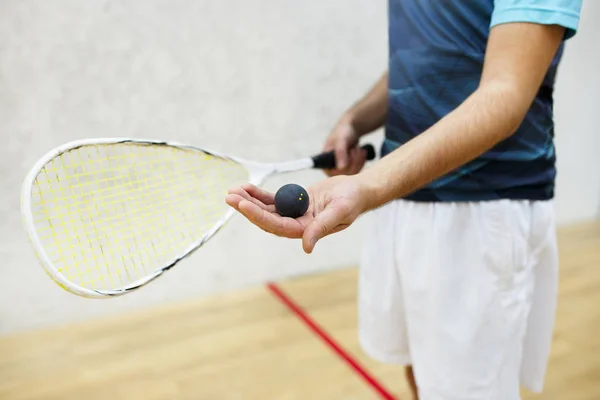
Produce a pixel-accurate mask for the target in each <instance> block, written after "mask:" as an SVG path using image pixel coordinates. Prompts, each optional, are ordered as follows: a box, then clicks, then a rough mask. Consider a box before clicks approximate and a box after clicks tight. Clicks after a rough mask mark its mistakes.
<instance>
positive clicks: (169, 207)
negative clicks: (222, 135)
mask: <svg viewBox="0 0 600 400" xmlns="http://www.w3.org/2000/svg"><path fill="white" fill-rule="evenodd" d="M248 179H249V177H248V174H247V171H246V169H245V168H244V167H242V166H241V165H239V164H237V163H234V162H232V161H230V160H226V159H222V158H219V157H214V156H211V155H208V154H204V153H201V152H198V151H194V150H186V149H179V148H174V147H169V146H160V145H145V144H139V143H131V144H129V143H127V144H122V143H121V144H102V145H88V146H82V147H79V148H76V149H73V150H70V151H68V152H65V153H63V154H61V155H60V156H59V157H56V158H54V159H53V160H52V161H50V162H49V163H48V164H47V165H46V166H45V167H44V168H43V169H42V170H41V171H40V173H39V174H38V176H37V178H36V180H35V183H34V185H33V190H32V193H31V204H32V214H33V219H34V223H35V226H36V229H37V232H38V236H39V238H40V241H41V244H42V246H43V247H44V250H45V251H46V253H47V254H48V256H49V258H50V259H51V261H52V262H53V263H54V265H55V267H56V269H57V270H58V271H59V272H60V273H61V274H63V275H64V276H65V277H66V279H68V280H69V281H71V282H73V283H74V284H77V285H79V286H82V287H85V288H88V289H96V290H101V289H105V290H110V289H115V288H120V287H124V286H127V285H129V284H130V283H132V282H135V281H137V280H139V279H142V278H144V277H146V276H148V275H150V274H152V273H154V272H155V271H156V270H157V269H159V268H161V267H163V266H164V265H165V264H167V263H170V262H171V261H173V259H174V258H175V257H177V256H179V255H181V254H182V253H183V252H184V251H185V250H186V249H187V248H188V247H189V246H190V245H191V244H192V243H194V242H195V241H197V240H199V239H200V238H202V237H203V236H204V235H205V234H206V233H207V232H208V231H209V230H210V229H211V228H213V227H214V226H215V224H216V223H217V222H218V221H219V220H220V219H221V218H222V217H223V216H224V215H225V213H226V212H227V211H228V206H227V205H226V204H225V203H224V198H225V195H226V193H227V189H228V188H230V187H232V186H236V185H240V184H242V183H244V182H247V181H248Z"/></svg>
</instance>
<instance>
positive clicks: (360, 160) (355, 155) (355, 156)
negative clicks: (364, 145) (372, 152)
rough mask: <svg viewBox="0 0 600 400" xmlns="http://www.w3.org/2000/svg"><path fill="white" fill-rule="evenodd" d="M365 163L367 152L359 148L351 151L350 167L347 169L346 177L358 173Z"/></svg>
mask: <svg viewBox="0 0 600 400" xmlns="http://www.w3.org/2000/svg"><path fill="white" fill-rule="evenodd" d="M366 161H367V151H366V150H364V149H361V148H359V147H355V148H354V149H353V151H352V155H351V161H350V166H349V167H348V175H355V174H358V173H359V172H360V170H361V169H363V167H364V166H365V163H366Z"/></svg>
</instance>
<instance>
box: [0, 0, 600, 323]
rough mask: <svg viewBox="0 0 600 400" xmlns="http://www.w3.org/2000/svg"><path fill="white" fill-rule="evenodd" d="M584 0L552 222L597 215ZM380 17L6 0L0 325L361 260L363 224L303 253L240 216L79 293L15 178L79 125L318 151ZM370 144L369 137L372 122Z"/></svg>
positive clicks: (331, 9) (58, 319)
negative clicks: (51, 273) (144, 267)
mask: <svg viewBox="0 0 600 400" xmlns="http://www.w3.org/2000/svg"><path fill="white" fill-rule="evenodd" d="M588 3H589V4H587V5H586V6H587V10H585V11H586V12H587V15H585V14H584V21H583V22H582V31H581V35H580V36H579V37H578V38H577V39H575V40H574V41H573V42H572V44H571V45H570V48H569V50H568V51H567V54H566V59H565V62H564V66H563V68H562V69H561V74H560V75H561V76H560V77H559V87H558V90H557V97H558V99H557V124H558V131H559V133H558V136H559V137H558V143H559V156H560V164H559V166H560V168H561V171H562V172H561V173H560V175H559V190H558V200H557V208H558V211H559V218H560V221H561V222H563V223H566V222H570V221H575V220H579V219H582V218H583V219H585V218H590V217H592V216H593V215H594V214H595V213H597V210H598V204H599V203H600V163H599V161H598V158H597V157H596V156H595V151H596V150H597V149H598V148H599V145H600V143H599V139H598V138H599V137H598V135H597V134H596V130H597V128H598V126H599V121H600V118H599V116H598V112H597V110H598V95H597V93H598V91H599V89H600V82H599V80H598V78H597V75H596V74H597V72H596V71H598V70H599V69H598V67H600V63H599V61H598V58H597V57H598V56H597V54H588V53H587V52H588V51H591V50H592V48H593V46H594V44H595V42H594V40H595V37H598V36H597V34H598V28H597V27H595V26H593V23H592V22H593V20H594V16H595V18H596V19H597V18H598V17H600V7H599V3H598V2H591V1H590V2H588ZM386 28H387V21H386V4H385V2H383V1H382V2H376V3H373V2H371V1H369V0H329V1H327V2H322V1H314V0H312V1H302V2H298V1H294V2H293V1H268V0H254V1H251V2H248V1H242V0H227V1H208V0H201V1H190V0H176V1H158V0H135V1H128V2H117V1H107V0H90V1H80V0H55V1H52V2H47V1H42V0H40V1H32V0H4V1H3V2H2V3H1V5H0V133H1V135H2V139H3V146H2V148H0V154H1V157H0V188H1V190H2V192H1V193H2V197H1V200H0V222H1V225H0V259H1V260H2V261H3V262H2V263H1V264H0V333H7V332H12V331H16V330H22V329H31V328H35V327H40V326H46V325H51V324H58V323H63V322H67V321H76V320H81V319H85V318H91V317H98V316H103V315H108V314H113V313H116V312H124V311H127V310H132V309H135V308H139V307H147V306H152V305H157V304H162V303H165V302H168V301H175V300H181V299H186V298H191V297H197V296H202V295H205V294H208V293H213V292H216V291H223V290H231V289H235V288H239V287H242V286H246V285H255V284H260V283H262V282H264V281H265V280H268V279H278V278H282V277H286V276H290V275H296V274H304V273H311V272H315V271H323V270H327V269H332V268H339V267H345V266H350V265H356V263H357V261H358V257H359V245H360V238H361V227H362V226H363V221H362V220H359V221H358V222H357V223H356V224H355V225H354V226H353V227H351V228H350V229H349V230H347V231H345V232H341V233H339V234H336V235H334V236H332V237H330V238H327V239H326V240H324V241H322V242H321V243H320V245H319V246H317V249H316V252H315V253H314V254H313V255H311V256H307V255H305V254H304V253H303V252H302V250H301V246H300V243H299V242H297V241H288V240H284V239H280V238H276V237H272V236H270V235H267V234H265V233H263V232H261V231H259V230H258V229H256V228H254V227H253V226H251V225H250V224H249V223H247V222H246V221H245V220H243V219H242V218H239V217H235V218H234V219H233V220H232V221H231V222H230V224H229V225H228V226H227V227H226V228H224V229H223V230H222V231H221V232H220V234H219V235H218V236H216V237H215V239H213V240H212V241H211V242H209V243H208V244H207V246H206V247H205V248H203V249H202V250H201V251H200V252H198V253H196V255H194V257H193V258H192V259H190V260H187V261H185V262H183V263H182V264H181V265H179V266H178V267H176V268H175V269H174V270H172V271H171V272H169V273H168V274H166V275H165V276H164V278H161V279H160V280H159V281H157V282H156V283H154V284H152V285H150V286H148V287H146V288H144V289H143V290H141V291H138V292H136V293H133V294H131V295H128V296H125V297H121V298H117V299H111V300H106V301H100V300H87V299H82V298H78V297H75V296H73V295H70V294H68V293H66V292H63V291H62V290H60V289H58V288H57V287H56V286H55V285H54V284H53V283H51V282H50V281H49V279H47V278H46V277H45V275H44V274H43V272H42V270H41V269H40V268H39V267H38V265H37V263H36V260H35V258H34V256H33V254H32V252H31V250H30V247H29V245H28V243H27V238H26V236H25V234H24V232H23V229H22V226H21V221H20V215H19V189H20V184H21V181H22V179H23V177H24V175H25V173H26V171H27V169H28V168H29V167H30V166H31V164H32V163H33V162H34V161H35V160H36V159H37V158H38V157H39V156H40V155H42V154H43V153H45V152H46V151H47V150H48V149H50V148H52V147H54V146H56V145H59V144H61V143H63V142H65V141H69V140H73V139H80V138H85V137H90V136H131V137H153V138H164V139H168V140H177V141H181V142H189V143H194V144H198V145H204V146H207V147H212V148H216V149H220V150H221V151H224V152H229V153H233V154H236V155H239V156H242V157H245V158H250V159H259V160H265V161H275V160H282V159H288V158H293V157H298V156H303V155H306V154H310V153H312V152H315V151H318V150H319V149H320V148H321V145H322V142H323V139H324V138H325V135H326V134H327V133H328V131H329V129H330V128H331V126H332V124H333V123H334V122H335V120H336V119H337V117H338V116H339V114H340V113H341V112H342V111H343V110H344V109H345V108H346V107H347V106H348V105H349V104H350V103H352V102H353V101H354V100H356V99H357V98H358V97H359V96H360V95H361V94H363V93H364V91H365V90H366V89H367V88H368V87H369V86H370V85H371V84H372V83H373V82H374V80H375V79H377V78H378V76H379V75H380V73H381V72H382V71H383V69H384V68H385V66H386V54H387V52H386V50H387V49H386V46H387V38H386ZM596 48H597V46H596ZM577 68H581V70H580V71H577V70H576V69H577ZM594 110H596V112H595V113H594ZM372 140H373V141H374V142H375V143H376V144H378V143H379V141H380V133H378V134H376V135H374V136H373V137H372ZM571 163H572V164H571ZM321 176H322V175H321V174H320V173H318V172H305V173H297V174H293V175H291V176H288V177H286V178H285V180H284V178H276V179H272V180H271V181H269V182H268V184H267V187H268V188H269V189H272V190H275V189H276V188H277V187H279V186H280V185H281V184H283V183H286V182H287V181H288V180H291V181H294V182H298V183H300V184H303V185H308V184H310V183H311V182H314V181H315V180H316V179H320V178H321ZM326 251H328V252H329V253H328V254H326Z"/></svg>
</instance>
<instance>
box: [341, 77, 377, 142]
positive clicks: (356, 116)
mask: <svg viewBox="0 0 600 400" xmlns="http://www.w3.org/2000/svg"><path fill="white" fill-rule="evenodd" d="M387 84H388V72H387V71H386V72H385V73H384V74H383V76H381V78H379V80H378V81H377V82H376V83H375V85H373V87H372V88H371V89H370V90H369V91H368V92H367V93H366V94H365V96H364V97H363V98H361V99H360V100H359V101H358V102H356V103H355V104H354V105H353V106H352V107H350V109H349V110H348V111H347V112H346V113H345V114H344V116H343V117H342V118H346V119H347V120H348V121H349V122H350V123H351V124H352V126H353V127H354V129H355V130H356V131H357V132H359V134H360V135H361V136H362V135H365V134H367V133H371V132H373V131H374V130H376V129H379V128H380V127H382V126H383V124H384V123H385V117H386V114H387V108H388V91H387Z"/></svg>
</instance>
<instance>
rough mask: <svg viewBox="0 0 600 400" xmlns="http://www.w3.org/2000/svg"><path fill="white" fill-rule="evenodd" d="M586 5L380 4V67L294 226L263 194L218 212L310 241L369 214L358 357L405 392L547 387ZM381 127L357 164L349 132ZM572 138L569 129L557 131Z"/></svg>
mask: <svg viewBox="0 0 600 400" xmlns="http://www.w3.org/2000/svg"><path fill="white" fill-rule="evenodd" d="M581 3H582V2H581V0H495V1H494V0H477V1H470V0H469V1H467V0H453V1H439V0H389V46H390V49H389V50H390V51H389V57H390V58H389V65H388V70H387V72H386V73H385V74H384V75H383V76H382V77H381V79H380V80H379V81H378V82H377V83H376V84H375V85H374V86H373V88H372V89H371V90H370V91H369V92H368V93H367V94H366V95H365V96H364V97H363V98H362V99H361V100H360V101H358V102H357V103H356V104H355V105H354V106H353V107H351V108H350V109H349V110H348V111H347V112H346V113H345V114H344V115H343V116H342V117H341V118H340V120H339V122H338V124H337V126H336V127H335V129H334V130H333V132H332V133H331V134H330V136H329V138H328V139H327V141H326V143H325V147H324V149H325V150H335V152H336V154H337V157H338V159H339V165H338V168H337V169H336V170H333V171H329V175H330V177H328V178H326V179H325V180H323V181H321V182H318V183H316V184H315V185H313V186H311V187H310V188H308V192H309V196H310V199H311V205H310V208H309V210H308V212H307V214H306V215H305V216H303V217H300V218H298V219H297V220H294V219H290V218H283V217H280V216H278V215H277V214H274V213H269V212H268V211H267V208H266V206H265V205H268V204H272V203H273V194H272V193H268V192H266V191H264V190H260V189H258V188H256V187H253V186H244V187H241V188H235V189H233V190H232V191H231V192H230V195H228V197H227V200H226V201H227V203H228V204H229V205H231V206H232V207H234V208H235V209H237V210H238V211H239V212H240V213H242V214H243V215H244V216H245V217H246V218H248V219H249V220H250V221H251V222H253V223H254V224H256V225H257V226H258V227H260V228H261V229H263V230H265V231H267V232H271V233H273V234H275V235H279V236H283V237H289V238H301V239H302V245H303V248H304V250H305V251H306V252H307V253H311V252H312V251H313V249H314V248H315V244H316V243H317V241H319V240H320V239H322V238H323V237H325V236H327V235H330V234H333V233H335V232H339V231H341V230H343V229H345V228H347V227H348V226H350V225H351V224H352V223H353V222H354V221H355V220H356V218H357V217H358V216H360V215H361V214H364V213H367V212H368V216H369V217H370V218H371V220H372V221H371V227H370V228H369V231H368V233H367V238H366V243H365V249H364V253H363V257H362V263H361V268H360V280H359V316H360V329H359V335H360V341H361V344H362V346H363V348H364V350H365V352H366V353H368V354H369V355H370V356H372V357H373V358H375V359H377V360H380V361H382V362H387V363H399V364H404V365H406V366H407V373H408V376H409V378H410V379H411V382H412V384H413V387H414V392H415V398H417V396H418V398H420V399H422V400H441V399H444V400H475V399H476V400H515V399H519V398H520V396H519V390H520V385H524V386H525V387H528V388H529V389H531V390H533V391H538V392H539V391H541V390H542V387H543V379H544V375H545V370H546V364H547V360H548V354H549V349H550V343H551V337H552V328H553V324H554V312H555V306H556V297H557V271H558V261H557V246H556V238H555V234H554V232H555V216H554V210H553V203H552V201H553V196H554V183H555V174H556V170H555V151H554V145H553V136H554V125H553V115H552V101H553V99H552V95H553V92H552V90H553V86H554V81H555V76H556V72H557V67H558V64H559V61H560V58H561V55H562V50H563V46H564V43H565V41H567V40H568V39H570V38H572V37H573V36H574V35H575V33H576V30H577V27H578V23H579V16H580V12H581V6H582V4H581ZM382 126H383V127H385V142H384V143H383V146H382V149H381V150H382V155H383V157H382V158H381V160H379V161H377V162H375V163H373V165H371V166H370V167H369V168H364V169H363V165H364V163H365V154H363V153H362V152H361V150H360V149H359V148H358V147H357V143H358V141H359V139H360V138H361V137H362V136H363V135H366V134H368V133H370V132H373V131H374V130H376V129H378V128H380V127H382ZM565 134H568V132H565Z"/></svg>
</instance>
